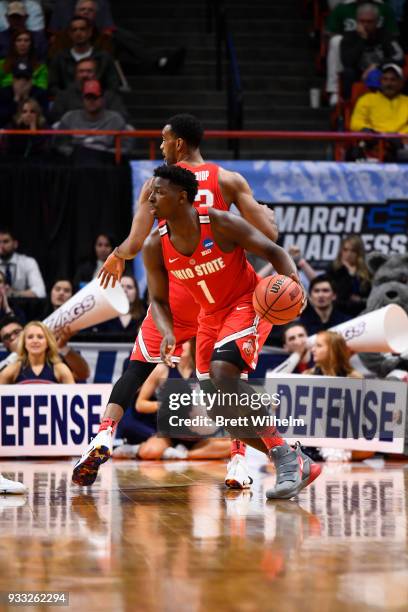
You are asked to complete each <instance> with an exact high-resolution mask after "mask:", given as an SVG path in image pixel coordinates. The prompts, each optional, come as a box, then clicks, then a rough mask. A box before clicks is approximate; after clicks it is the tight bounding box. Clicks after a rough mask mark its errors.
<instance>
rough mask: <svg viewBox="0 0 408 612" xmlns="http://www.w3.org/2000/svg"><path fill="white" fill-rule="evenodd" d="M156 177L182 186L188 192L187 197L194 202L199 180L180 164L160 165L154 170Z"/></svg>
mask: <svg viewBox="0 0 408 612" xmlns="http://www.w3.org/2000/svg"><path fill="white" fill-rule="evenodd" d="M154 176H155V177H156V178H162V179H167V180H168V181H169V183H171V184H172V185H177V186H178V187H181V189H182V190H183V191H185V192H186V193H187V199H188V201H189V202H190V204H193V202H194V200H195V197H196V195H197V191H198V181H197V179H196V177H195V175H194V174H193V173H192V172H190V170H186V169H185V168H181V167H180V166H166V165H163V166H159V167H158V168H156V169H155V171H154Z"/></svg>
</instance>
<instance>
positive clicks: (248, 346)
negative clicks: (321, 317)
mask: <svg viewBox="0 0 408 612" xmlns="http://www.w3.org/2000/svg"><path fill="white" fill-rule="evenodd" d="M237 311H238V312H237ZM241 311H242V308H238V309H234V310H233V311H232V313H231V315H229V316H228V317H227V318H226V320H225V322H224V325H223V328H222V329H221V331H220V334H219V340H218V341H217V343H216V344H215V350H214V353H213V355H212V358H211V366H210V375H211V380H212V382H213V384H214V386H215V387H216V388H217V389H219V390H220V391H223V392H224V393H234V392H235V393H237V397H244V398H250V397H251V396H252V395H253V394H254V393H255V392H254V390H253V389H252V387H251V386H250V385H249V384H248V383H247V382H246V381H245V380H242V379H241V378H239V377H238V376H237V371H239V372H242V371H245V370H248V369H249V368H251V369H253V368H255V367H256V363H257V359H258V352H259V350H260V348H261V347H262V345H263V343H264V341H265V339H266V337H267V335H268V334H269V332H270V326H269V325H268V324H267V323H266V322H264V321H259V319H258V318H257V317H256V319H255V320H252V313H251V308H246V309H245V310H243V311H242V312H241ZM251 320H252V324H253V325H252V327H251V325H249V323H251ZM233 330H235V331H234V332H233V333H231V331H233ZM245 331H247V333H246V334H245V333H244V332H245ZM231 366H233V368H231ZM256 395H257V396H258V394H256ZM233 397H234V396H233ZM251 403H252V402H251V401H247V402H246V403H245V402H244V405H245V406H248V405H250V404H251ZM239 404H241V402H240V403H239ZM258 404H259V401H258ZM258 404H257V405H258ZM252 405H255V404H252ZM245 412H246V414H247V415H248V416H249V417H250V413H251V409H249V411H248V410H243V407H242V406H241V405H237V406H236V413H237V414H239V415H240V416H243V415H244V414H245ZM263 412H265V413H266V415H268V412H267V411H266V410H262V409H260V410H258V411H257V414H259V415H261V413H262V415H263ZM249 421H251V420H250V419H249ZM248 431H249V434H250V436H253V435H254V431H253V428H252V429H251V428H249V430H248ZM256 434H257V435H258V436H259V438H260V439H261V440H262V442H263V444H264V445H265V447H266V449H267V450H268V454H269V457H270V459H271V460H272V461H273V463H274V464H275V468H276V472H277V480H276V485H275V487H274V489H271V490H269V491H267V497H268V498H270V499H290V498H291V497H293V496H294V495H297V494H298V493H299V491H301V489H303V488H304V487H305V486H307V485H308V484H310V483H311V482H312V481H313V480H314V479H315V478H317V476H318V475H319V474H320V471H321V468H320V466H318V465H316V464H314V463H313V462H312V461H311V459H310V458H309V457H307V455H305V454H304V453H302V451H301V449H300V445H297V446H295V447H294V448H292V447H291V446H290V445H289V444H287V442H285V440H283V438H282V437H281V436H280V434H279V432H278V431H277V429H276V428H275V427H269V428H263V430H262V431H258V432H256ZM240 438H241V439H244V441H245V442H247V443H248V444H250V445H251V446H254V443H253V442H254V440H251V439H245V438H244V437H243V435H242V434H241V435H240ZM259 438H258V440H257V442H259Z"/></svg>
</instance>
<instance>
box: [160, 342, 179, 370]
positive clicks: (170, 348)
mask: <svg viewBox="0 0 408 612" xmlns="http://www.w3.org/2000/svg"><path fill="white" fill-rule="evenodd" d="M175 348H176V339H175V337H174V336H173V334H166V335H165V336H164V338H163V340H162V342H161V345H160V355H161V358H162V359H163V362H164V363H165V364H166V366H168V367H169V368H174V367H175V364H174V363H173V361H172V360H171V356H172V354H173V353H174V349H175Z"/></svg>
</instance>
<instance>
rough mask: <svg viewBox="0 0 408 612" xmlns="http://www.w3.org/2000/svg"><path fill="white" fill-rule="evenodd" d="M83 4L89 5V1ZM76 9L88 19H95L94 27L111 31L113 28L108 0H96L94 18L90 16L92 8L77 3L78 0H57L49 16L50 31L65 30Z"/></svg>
mask: <svg viewBox="0 0 408 612" xmlns="http://www.w3.org/2000/svg"><path fill="white" fill-rule="evenodd" d="M81 4H82V6H81ZM85 4H88V5H89V3H86V2H85ZM78 9H80V14H82V16H84V17H86V18H87V19H89V20H90V21H95V23H96V27H97V28H98V29H99V30H102V32H111V31H112V30H114V29H115V24H114V23H113V19H112V14H111V9H110V5H109V0H98V3H97V11H96V16H95V18H92V15H93V11H92V9H90V8H89V6H86V8H85V7H84V3H83V2H82V3H79V2H78V0H57V1H56V3H55V8H54V11H53V13H52V17H51V22H50V30H51V31H52V32H59V31H61V30H65V28H67V27H68V26H69V22H70V20H71V19H72V17H73V16H74V13H78V12H79V11H78Z"/></svg>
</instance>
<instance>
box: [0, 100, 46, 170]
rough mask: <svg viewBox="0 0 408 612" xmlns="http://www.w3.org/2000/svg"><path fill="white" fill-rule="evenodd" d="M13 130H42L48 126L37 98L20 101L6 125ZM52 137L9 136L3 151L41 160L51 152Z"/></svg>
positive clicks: (22, 157)
mask: <svg viewBox="0 0 408 612" xmlns="http://www.w3.org/2000/svg"><path fill="white" fill-rule="evenodd" d="M6 128H7V129H11V130H31V131H33V132H35V131H36V130H41V129H45V128H47V124H46V120H45V117H44V115H43V111H42V108H41V106H40V105H39V103H38V102H37V100H35V99H34V98H28V99H27V100H24V101H23V102H20V104H19V106H18V109H17V113H16V114H15V115H14V117H13V120H12V121H11V123H9V124H8V125H7V126H6ZM50 143H51V139H50V137H49V136H37V135H31V134H27V135H21V136H7V137H6V139H5V143H4V145H3V151H4V153H5V154H6V155H7V156H8V157H12V158H14V159H19V160H30V161H32V159H33V158H36V159H37V160H38V161H39V162H41V160H42V159H43V158H44V156H45V155H46V154H47V153H48V152H49V148H50Z"/></svg>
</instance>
